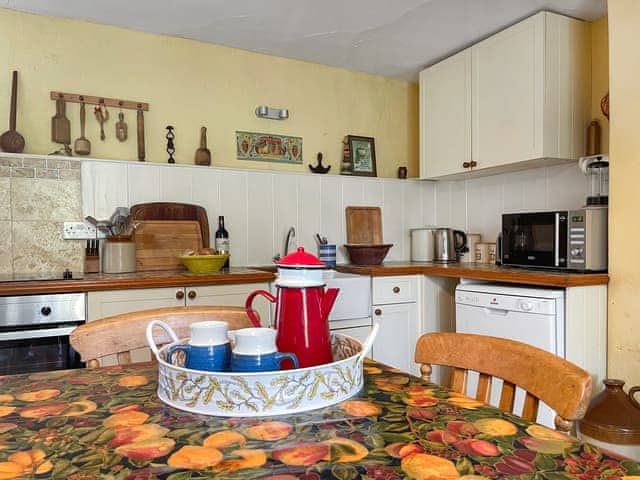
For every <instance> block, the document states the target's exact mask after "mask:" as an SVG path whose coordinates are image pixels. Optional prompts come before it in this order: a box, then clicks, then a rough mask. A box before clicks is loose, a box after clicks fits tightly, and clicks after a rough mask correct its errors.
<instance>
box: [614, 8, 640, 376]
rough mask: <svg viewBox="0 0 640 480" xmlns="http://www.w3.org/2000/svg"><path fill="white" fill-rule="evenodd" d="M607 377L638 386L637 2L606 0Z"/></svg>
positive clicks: (639, 163) (639, 100)
mask: <svg viewBox="0 0 640 480" xmlns="http://www.w3.org/2000/svg"><path fill="white" fill-rule="evenodd" d="M608 9H609V64H610V73H609V81H610V102H611V103H610V108H611V125H610V146H609V152H610V159H611V168H610V207H609V273H610V276H611V281H610V284H609V372H608V373H609V376H610V377H615V378H622V379H625V380H626V381H627V382H628V383H631V384H636V385H637V384H640V294H639V293H640V250H639V249H638V248H637V241H638V238H640V219H639V216H638V204H640V188H638V183H639V181H640V173H639V170H638V166H640V122H639V119H640V83H639V79H640V50H639V49H638V25H640V2H638V1H637V0H609V4H608Z"/></svg>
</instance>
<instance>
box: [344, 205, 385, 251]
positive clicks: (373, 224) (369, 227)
mask: <svg viewBox="0 0 640 480" xmlns="http://www.w3.org/2000/svg"><path fill="white" fill-rule="evenodd" d="M346 216H347V243H369V244H374V245H378V244H381V243H382V211H381V210H380V207H347V208H346Z"/></svg>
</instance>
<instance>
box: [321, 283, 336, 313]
mask: <svg viewBox="0 0 640 480" xmlns="http://www.w3.org/2000/svg"><path fill="white" fill-rule="evenodd" d="M338 293H340V289H339V288H327V289H326V290H325V291H324V294H323V295H322V300H321V304H320V305H321V308H322V317H323V320H324V321H328V320H329V314H330V313H331V309H332V308H333V304H334V303H336V299H337V298H338Z"/></svg>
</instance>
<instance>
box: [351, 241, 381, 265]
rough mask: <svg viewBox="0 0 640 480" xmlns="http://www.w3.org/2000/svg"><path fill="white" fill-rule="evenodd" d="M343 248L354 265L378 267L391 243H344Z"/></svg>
mask: <svg viewBox="0 0 640 480" xmlns="http://www.w3.org/2000/svg"><path fill="white" fill-rule="evenodd" d="M344 246H345V248H346V249H347V253H348V254H349V258H350V259H351V263H353V264H355V265H380V264H381V263H382V261H383V260H384V257H386V256H387V253H388V252H389V249H390V248H391V247H393V243H381V244H371V243H345V245H344Z"/></svg>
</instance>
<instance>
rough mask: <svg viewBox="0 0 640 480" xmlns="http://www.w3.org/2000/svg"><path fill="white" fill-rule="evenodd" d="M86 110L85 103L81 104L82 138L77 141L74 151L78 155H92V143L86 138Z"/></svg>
mask: <svg viewBox="0 0 640 480" xmlns="http://www.w3.org/2000/svg"><path fill="white" fill-rule="evenodd" d="M84 126H85V110H84V102H82V103H81V104H80V138H78V139H76V141H75V143H74V145H73V150H74V151H75V152H76V154H78V155H89V154H90V153H91V142H90V141H89V139H88V138H87V137H85V136H84Z"/></svg>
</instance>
